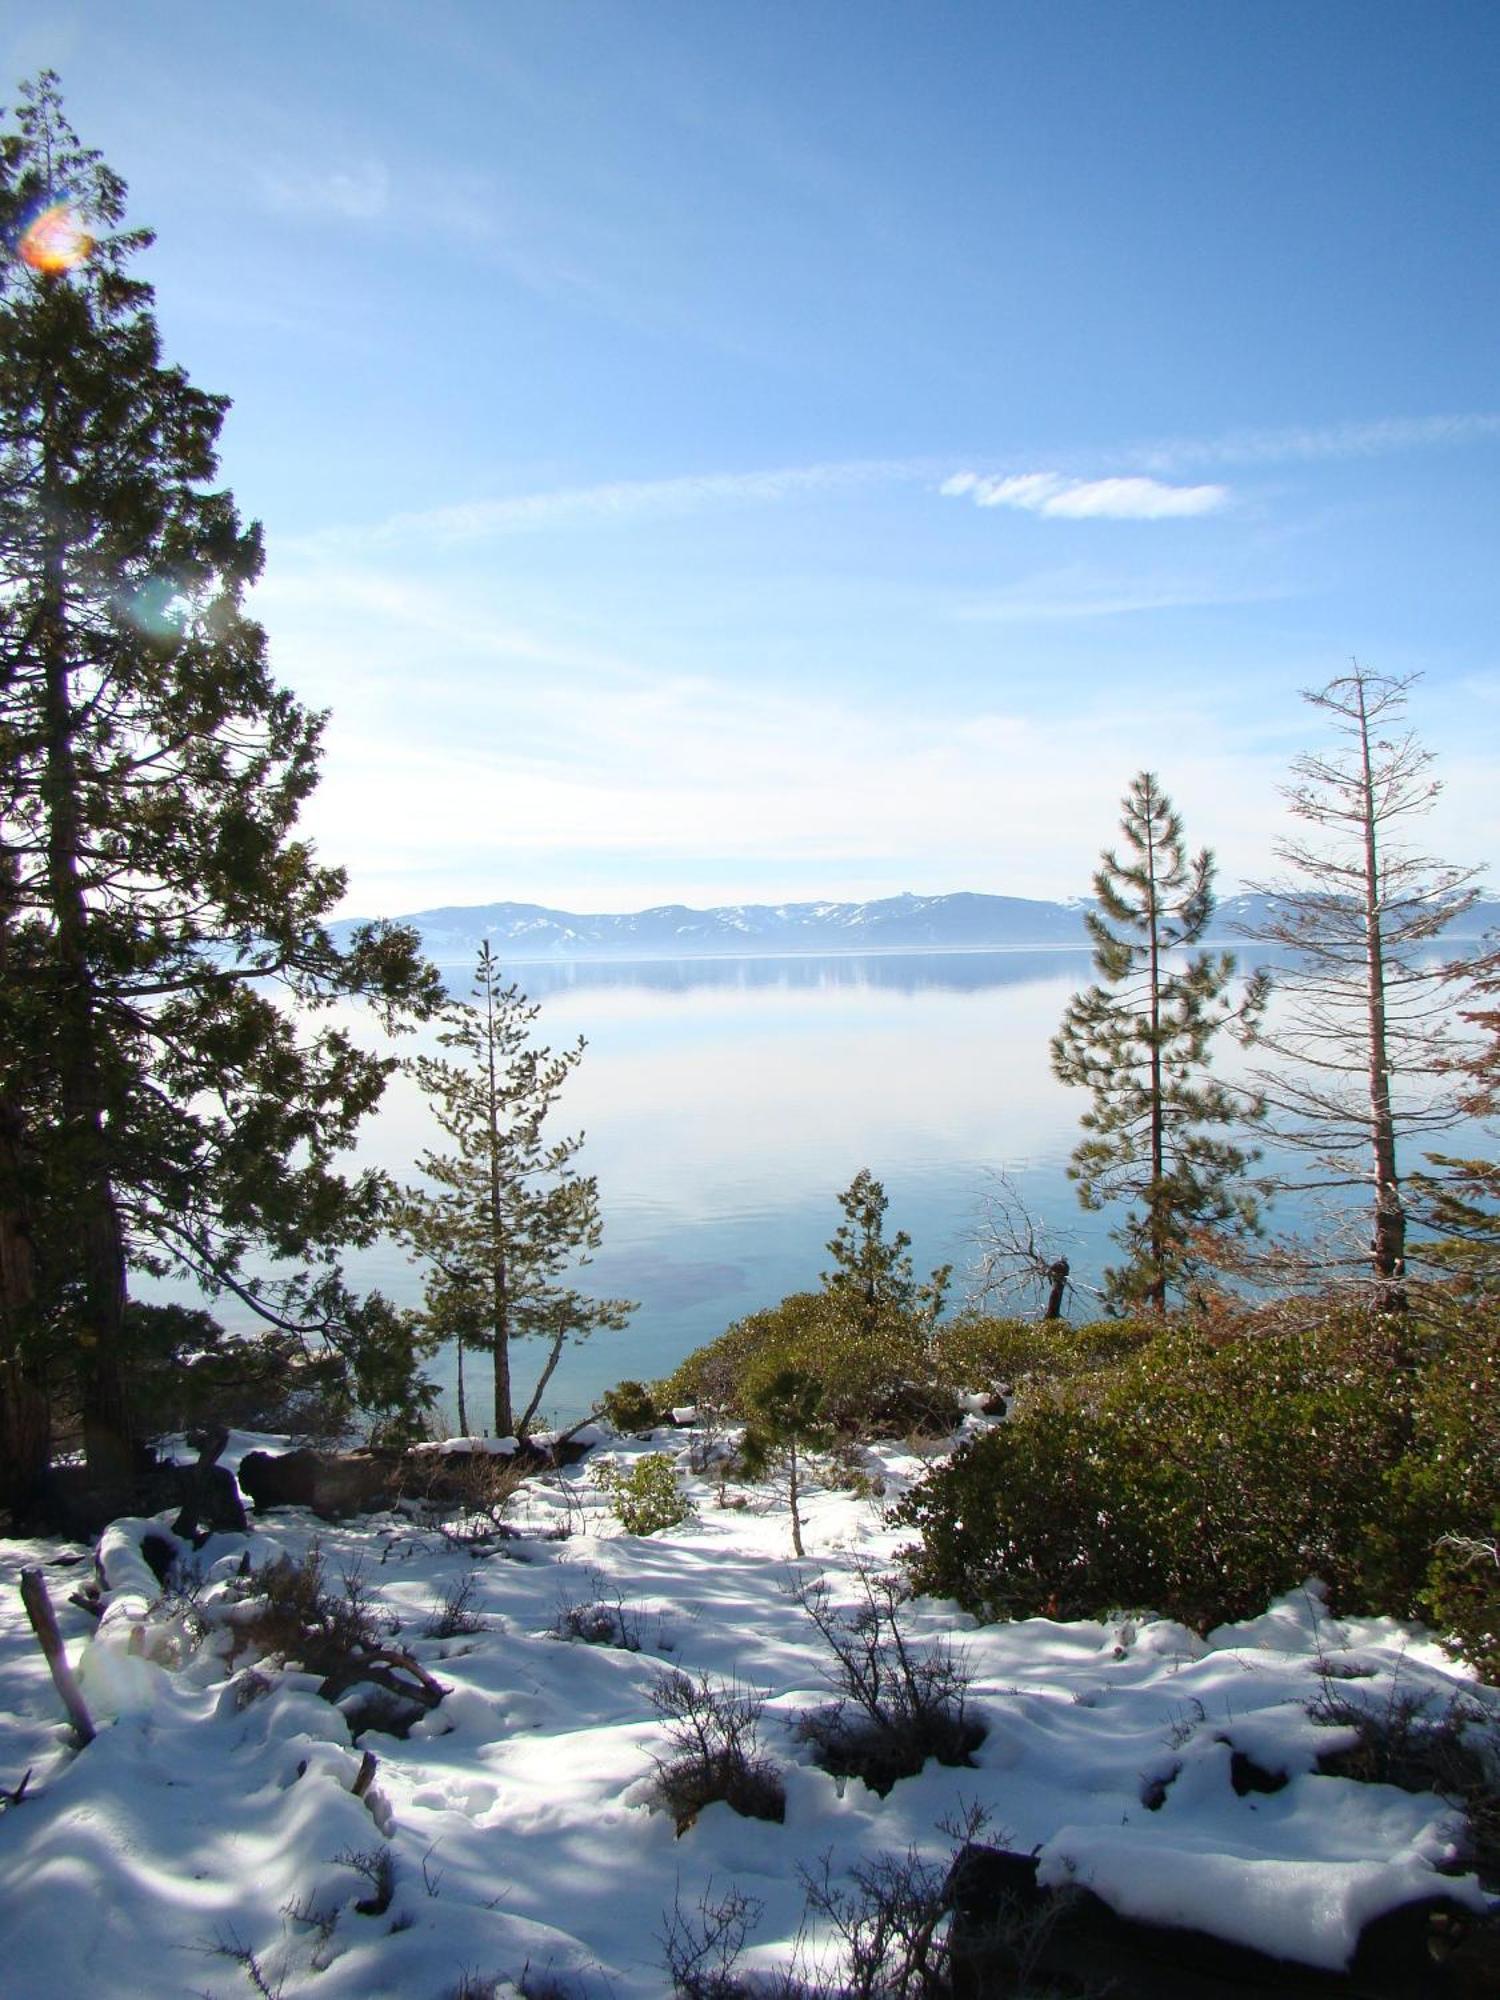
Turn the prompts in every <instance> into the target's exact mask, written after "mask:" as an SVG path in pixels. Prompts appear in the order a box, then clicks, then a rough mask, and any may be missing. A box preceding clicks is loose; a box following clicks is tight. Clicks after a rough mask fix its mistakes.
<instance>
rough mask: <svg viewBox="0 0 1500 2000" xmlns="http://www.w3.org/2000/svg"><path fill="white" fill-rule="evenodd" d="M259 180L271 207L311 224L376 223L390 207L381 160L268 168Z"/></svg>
mask: <svg viewBox="0 0 1500 2000" xmlns="http://www.w3.org/2000/svg"><path fill="white" fill-rule="evenodd" d="M258 178H259V182H260V191H261V195H262V197H263V198H264V200H265V201H266V203H267V204H268V206H270V207H271V208H273V209H275V210H277V211H278V212H279V213H281V214H285V215H294V216H298V217H300V218H302V219H303V220H304V221H308V222H327V221H330V220H331V221H335V222H376V221H379V219H380V218H381V217H382V216H383V215H384V214H385V213H386V210H387V208H388V207H389V205H390V196H391V177H390V174H389V173H388V172H387V171H386V169H385V167H384V166H383V165H382V164H381V163H380V161H379V160H361V161H358V162H356V163H355V164H353V165H351V166H347V167H320V168H312V169H309V168H306V167H296V166H290V165H281V166H275V167H265V168H262V169H261V171H260V174H259V176H258Z"/></svg>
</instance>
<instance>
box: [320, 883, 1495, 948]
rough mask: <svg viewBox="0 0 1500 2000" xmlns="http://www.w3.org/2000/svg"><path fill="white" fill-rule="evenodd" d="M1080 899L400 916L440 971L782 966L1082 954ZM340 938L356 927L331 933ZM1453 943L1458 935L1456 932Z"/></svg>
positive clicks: (1236, 902)
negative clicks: (968, 954)
mask: <svg viewBox="0 0 1500 2000" xmlns="http://www.w3.org/2000/svg"><path fill="white" fill-rule="evenodd" d="M1268 902H1269V899H1268V898H1267V897H1265V896H1260V895H1250V894H1246V895H1240V896H1229V897H1226V898H1225V899H1224V901H1223V902H1222V903H1221V904H1220V905H1219V908H1218V911H1217V912H1216V914H1215V918H1214V922H1213V926H1212V935H1213V938H1214V939H1216V940H1221V941H1223V942H1225V943H1230V944H1232V943H1233V942H1234V941H1235V939H1236V937H1237V936H1238V935H1239V930H1240V927H1241V926H1245V927H1248V928H1250V929H1255V928H1256V927H1257V926H1258V925H1259V923H1260V922H1261V921H1262V920H1263V918H1264V916H1265V914H1266V911H1267V907H1268ZM1087 908H1088V905H1087V904H1086V903H1083V902H1072V903H1048V902H1038V901H1035V900H1033V899H1032V898H1030V897H1025V896H985V895H976V894H972V893H968V892H962V891H961V892H959V893H956V894H952V895H944V896H914V895H910V894H907V895H901V896H884V897H881V898H879V899H878V900H877V901H874V902H867V903H833V902H821V903H732V904H724V905H720V906H718V907H716V908H713V909H707V910H694V909H689V908H688V907H687V906H686V905H685V904H682V903H663V904H661V905H659V906H658V907H657V908H655V909H649V910H636V911H633V912H631V913H629V914H627V915H596V916H587V915H580V914H578V913H576V912H574V911H571V910H552V909H547V908H544V907H543V906H542V905H541V904H539V903H479V904H474V905H468V906H463V907H450V908H446V909H436V910H416V911H413V912H412V913H411V914H409V915H407V916H404V917H402V918H400V919H399V921H400V922H402V923H404V924H410V925H411V926H412V928H413V929H414V930H416V931H417V932H419V933H420V935H421V939H422V947H423V950H424V951H425V953H426V955H427V956H428V957H429V958H430V959H432V960H434V962H435V963H437V964H438V965H443V966H455V965H467V964H469V963H470V962H472V960H473V959H474V957H475V955H476V953H477V952H478V950H479V946H480V944H481V943H483V942H485V941H488V943H489V944H490V946H491V948H492V949H493V951H494V952H495V955H496V956H497V958H499V959H500V960H501V961H502V963H503V964H506V965H512V964H525V963H528V962H530V963H535V962H537V961H538V960H566V959H618V960H630V959H649V958H700V957H756V958H759V957H786V956H794V955H797V954H799V953H820V954H828V953H842V952H883V951H1007V950H1017V949H1031V950H1039V949H1040V950H1045V949H1049V948H1050V949H1054V950H1067V949H1073V950H1082V949H1086V948H1087V946H1088V934H1087V931H1086V930H1085V927H1084V914H1085V911H1086V910H1087ZM1497 924H1500V903H1479V904H1476V905H1475V908H1474V910H1473V912H1472V914H1471V916H1470V917H1469V918H1467V919H1466V920H1465V922H1464V924H1463V926H1462V934H1463V935H1464V936H1465V937H1476V936H1478V935H1480V934H1481V933H1482V932H1484V931H1486V930H1489V929H1492V928H1494V927H1495V926H1496V925H1497ZM332 928H333V931H334V935H335V937H336V938H338V939H340V941H343V940H346V939H347V937H348V934H349V932H350V931H351V930H352V929H353V928H354V926H353V923H352V922H347V923H340V924H335V925H334V926H332ZM1454 937H1455V941H1456V940H1457V937H1458V933H1454Z"/></svg>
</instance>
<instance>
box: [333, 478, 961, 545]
mask: <svg viewBox="0 0 1500 2000" xmlns="http://www.w3.org/2000/svg"><path fill="white" fill-rule="evenodd" d="M925 476H930V467H928V466H927V465H925V464H920V465H919V464H916V463H912V462H907V461H905V460H889V459H868V460H866V459H854V460H847V461H844V462H841V463H833V464H827V465H798V466H782V467H779V468H774V469H772V470H770V471H765V472H706V473H687V474H684V475H682V476H680V477H676V478H671V479H621V480H612V481H610V482H609V483H607V484H604V485H598V486H565V487H558V488H555V489H554V490H552V491H550V492H542V493H522V494H516V495H514V496H512V497H510V498H507V499H500V500H476V501H472V502H469V503H467V504H460V505H458V506H452V507H433V508H428V509H426V510H425V511H423V512H421V513H411V514H394V515H392V516H390V517H389V518H388V519H387V520H385V521H382V522H380V523H378V524H377V525H376V526H374V527H371V528H366V529H357V530H349V529H331V530H329V531H328V532H327V533H326V534H323V535H319V536H316V537H313V538H310V539H312V540H314V541H316V542H317V543H318V544H320V545H323V546H330V545H336V544H339V543H341V542H349V541H355V542H360V543H365V544H368V543H380V542H399V543H410V542H412V541H423V542H436V543H443V544H445V545H456V544H459V543H464V542H477V541H484V540H487V539H489V538H490V537H491V536H495V535H510V534H524V533H527V532H531V531H539V530H544V529H555V528H569V527H575V526H596V525H600V524H603V525H608V524H609V523H611V522H618V523H620V524H622V525H623V524H625V523H628V522H633V521H659V520H666V519H670V518H673V517H676V516H681V515H689V514H700V513H705V512H707V511H709V510H711V509H715V508H720V507H743V506H769V505H775V504H777V503H779V502H782V501H788V500H797V499H800V498H802V497H803V496H805V495H808V494H816V493H836V492H851V491H854V490H856V489H858V488H861V487H868V486H878V485H884V484H887V483H889V482H891V481H893V480H898V479H916V478H921V477H925Z"/></svg>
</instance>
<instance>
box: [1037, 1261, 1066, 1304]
mask: <svg viewBox="0 0 1500 2000" xmlns="http://www.w3.org/2000/svg"><path fill="white" fill-rule="evenodd" d="M1068 1271H1069V1265H1068V1260H1067V1258H1066V1257H1059V1258H1058V1259H1057V1261H1056V1263H1055V1264H1049V1265H1048V1266H1047V1284H1048V1287H1049V1289H1048V1292H1047V1310H1046V1311H1045V1312H1044V1313H1043V1314H1042V1318H1043V1319H1061V1318H1062V1308H1063V1294H1064V1293H1065V1292H1066V1291H1067V1289H1068Z"/></svg>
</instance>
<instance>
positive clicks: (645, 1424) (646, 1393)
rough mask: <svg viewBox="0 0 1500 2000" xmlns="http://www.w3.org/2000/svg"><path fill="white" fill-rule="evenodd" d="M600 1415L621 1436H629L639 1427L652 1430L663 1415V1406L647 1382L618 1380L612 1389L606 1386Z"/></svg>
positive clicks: (600, 1405) (601, 1401)
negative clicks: (647, 1385)
mask: <svg viewBox="0 0 1500 2000" xmlns="http://www.w3.org/2000/svg"><path fill="white" fill-rule="evenodd" d="M599 1411H600V1415H601V1416H602V1417H603V1418H604V1421H605V1422H606V1423H607V1424H608V1425H609V1426H610V1428H611V1429H612V1430H615V1431H618V1432H619V1434H620V1436H621V1437H629V1436H631V1435H633V1434H634V1433H635V1432H636V1431H649V1430H653V1429H654V1428H655V1427H656V1425H657V1423H658V1422H659V1421H660V1419H661V1407H660V1405H659V1404H658V1402H657V1400H656V1395H655V1392H654V1391H653V1390H651V1389H648V1388H647V1387H646V1384H645V1383H644V1382H636V1381H625V1382H617V1383H616V1384H615V1386H614V1387H613V1388H612V1389H606V1390H605V1392H604V1394H603V1396H602V1397H601V1399H600V1403H599Z"/></svg>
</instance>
